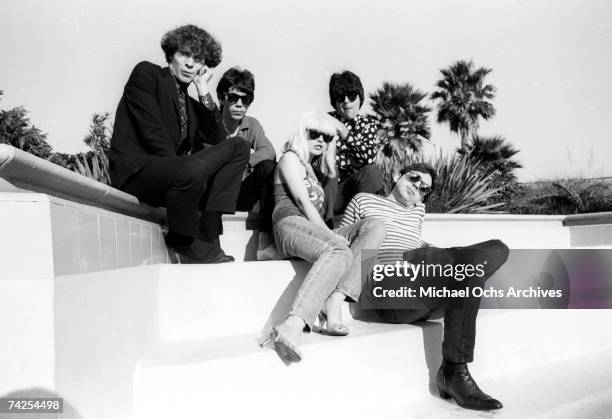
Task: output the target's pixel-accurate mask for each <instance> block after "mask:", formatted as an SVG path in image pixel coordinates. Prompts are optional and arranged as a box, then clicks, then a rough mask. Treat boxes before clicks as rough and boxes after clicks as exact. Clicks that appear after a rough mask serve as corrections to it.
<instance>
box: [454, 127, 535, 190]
mask: <svg viewBox="0 0 612 419" xmlns="http://www.w3.org/2000/svg"><path fill="white" fill-rule="evenodd" d="M457 152H458V153H459V154H462V155H465V156H467V157H469V158H471V159H472V160H475V161H476V162H478V163H479V164H481V165H483V166H484V167H485V170H486V171H487V172H489V173H493V172H497V173H499V174H500V175H501V177H502V178H503V179H504V180H505V181H506V182H510V181H515V180H516V175H515V174H514V169H520V168H521V167H523V165H522V164H521V163H520V162H519V161H518V160H516V159H513V157H514V156H515V155H516V154H517V153H519V149H517V148H515V147H514V146H513V145H512V144H511V143H510V142H509V141H508V140H506V139H505V138H504V137H502V136H501V135H494V136H492V137H481V136H479V135H474V136H472V140H471V144H470V145H469V146H468V147H467V148H458V149H457Z"/></svg>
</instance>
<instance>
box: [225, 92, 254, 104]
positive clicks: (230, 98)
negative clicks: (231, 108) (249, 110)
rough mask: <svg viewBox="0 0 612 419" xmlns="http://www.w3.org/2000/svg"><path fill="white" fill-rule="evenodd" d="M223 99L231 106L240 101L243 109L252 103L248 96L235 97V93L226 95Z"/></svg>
mask: <svg viewBox="0 0 612 419" xmlns="http://www.w3.org/2000/svg"><path fill="white" fill-rule="evenodd" d="M225 98H226V100H228V101H229V103H231V104H234V103H238V101H239V100H241V101H242V105H243V106H245V107H246V106H249V105H250V104H251V103H252V102H253V99H252V98H251V97H250V96H249V95H237V94H236V93H226V94H225Z"/></svg>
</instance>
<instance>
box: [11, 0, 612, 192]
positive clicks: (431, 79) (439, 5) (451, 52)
mask: <svg viewBox="0 0 612 419" xmlns="http://www.w3.org/2000/svg"><path fill="white" fill-rule="evenodd" d="M186 23H193V24H196V25H198V26H201V27H203V28H205V29H206V30H208V31H209V32H211V33H212V34H214V35H215V37H217V39H218V40H219V41H220V42H221V44H222V46H223V52H224V59H223V62H222V63H221V64H220V65H219V66H218V67H217V68H216V69H215V76H214V78H213V80H212V88H213V90H214V86H216V82H217V81H218V79H219V78H220V76H221V75H222V73H223V72H224V71H225V70H227V69H228V68H230V67H232V66H236V65H238V66H241V67H243V68H247V69H249V70H251V71H252V72H253V73H254V75H255V82H256V89H255V101H254V103H253V105H252V106H251V107H250V109H249V115H251V116H254V117H256V118H257V119H258V120H259V121H260V122H261V123H262V125H263V127H264V129H265V130H266V133H267V135H268V137H269V138H270V140H271V141H272V143H273V144H274V145H275V147H276V149H277V150H280V147H281V145H282V144H283V142H284V141H285V140H286V138H287V136H288V134H289V132H290V130H291V128H292V126H293V124H294V123H295V121H296V119H297V117H298V115H299V114H300V112H302V111H305V110H310V109H318V110H322V111H329V110H331V107H330V104H329V97H328V93H327V92H328V83H329V77H330V75H331V74H332V73H334V72H337V71H342V70H345V69H347V70H351V71H353V72H354V73H356V74H357V75H359V76H360V78H361V80H362V82H363V85H364V88H365V91H366V94H367V93H369V92H373V91H374V90H375V89H377V88H378V87H380V86H381V85H382V83H383V82H384V81H392V82H410V83H411V84H412V85H413V86H415V87H416V88H418V89H419V90H421V91H423V92H432V91H433V89H434V85H435V82H436V81H437V80H438V79H439V77H440V73H439V70H440V69H441V68H444V67H447V66H449V65H451V64H452V63H453V62H455V61H456V60H459V59H467V60H470V59H471V60H473V61H474V64H475V65H476V66H483V67H487V68H490V69H492V70H493V71H492V73H491V74H490V75H489V76H488V78H487V81H488V82H489V83H491V84H493V85H494V86H495V87H496V89H497V94H496V97H495V99H494V100H493V104H494V106H495V108H496V110H497V114H496V116H495V117H494V118H493V119H491V120H490V121H483V122H482V123H481V127H480V134H481V135H502V136H504V137H505V138H506V139H507V140H508V141H510V142H511V143H512V144H513V145H514V146H515V147H516V148H518V149H519V150H520V153H519V154H518V155H517V158H518V160H519V161H520V162H521V163H522V164H523V166H524V168H523V169H520V170H519V171H518V175H519V179H520V180H521V181H531V180H538V179H544V178H551V177H559V176H587V177H596V176H612V163H610V162H609V159H610V158H611V157H612V0H608V1H601V0H572V1H570V0H397V1H395V0H388V1H379V2H373V1H371V0H350V1H344V0H339V1H331V0H327V1H319V0H311V1H308V2H293V1H288V0H283V1H272V0H264V1H257V2H255V1H252V0H233V1H231V2H220V1H209V0H197V1H191V0H173V1H150V0H147V1H144V0H106V1H104V2H101V1H89V0H85V1H76V0H55V1H45V0H38V1H34V0H2V1H1V3H0V51H1V52H2V57H3V60H2V65H1V66H0V90H4V96H3V97H2V99H1V102H0V109H9V108H12V107H14V106H24V107H25V108H26V109H27V110H28V111H29V112H30V118H31V120H32V122H33V123H34V124H35V125H36V126H37V127H39V128H40V129H41V130H42V131H43V132H46V133H47V134H48V139H49V142H50V143H51V145H52V146H53V147H54V150H55V151H62V152H71V153H73V152H77V151H82V150H84V149H85V146H84V144H83V142H82V140H83V138H84V136H85V135H86V133H87V130H88V126H89V123H90V119H91V115H92V114H93V113H94V112H110V113H111V114H112V116H113V117H114V112H115V109H116V107H117V103H118V101H119V99H120V97H121V94H122V91H123V87H124V85H125V82H126V81H127V78H128V76H129V74H130V72H131V70H132V68H133V67H134V65H135V64H137V63H138V62H140V61H143V60H148V61H151V62H154V63H158V64H160V65H165V62H164V57H163V53H162V51H161V49H160V47H159V42H160V39H161V37H162V35H163V34H164V33H165V32H166V31H167V30H169V29H172V28H174V27H176V26H179V25H182V24H186ZM430 105H433V104H430ZM362 112H364V113H368V112H369V105H368V104H366V105H364V107H363V108H362ZM430 121H431V126H432V138H431V141H430V144H428V145H426V146H425V149H426V151H428V152H432V153H437V152H439V151H441V152H451V151H452V150H453V149H454V148H456V147H457V146H458V145H459V138H458V137H457V136H456V135H453V134H451V133H450V131H449V129H448V125H439V124H437V122H435V114H434V113H432V114H431V116H430Z"/></svg>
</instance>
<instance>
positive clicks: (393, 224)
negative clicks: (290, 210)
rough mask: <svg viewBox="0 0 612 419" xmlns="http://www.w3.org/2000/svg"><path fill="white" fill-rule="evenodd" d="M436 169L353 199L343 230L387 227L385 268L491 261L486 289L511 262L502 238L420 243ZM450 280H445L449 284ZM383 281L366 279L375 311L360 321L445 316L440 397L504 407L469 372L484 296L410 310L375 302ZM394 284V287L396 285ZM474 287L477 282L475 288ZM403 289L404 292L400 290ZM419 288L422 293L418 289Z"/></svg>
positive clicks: (399, 175)
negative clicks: (364, 224) (372, 224)
mask: <svg viewBox="0 0 612 419" xmlns="http://www.w3.org/2000/svg"><path fill="white" fill-rule="evenodd" d="M435 180H436V172H435V170H434V169H433V168H432V167H431V166H429V165H427V164H423V163H418V164H411V165H408V166H406V167H404V168H402V169H401V170H400V171H399V172H396V173H395V174H394V176H393V185H387V186H392V188H391V189H390V190H391V193H390V194H389V195H387V196H379V195H373V194H368V193H359V194H357V195H355V197H353V199H352V200H351V201H350V203H349V205H348V206H347V208H346V212H345V213H344V217H343V219H342V222H341V223H340V226H341V227H343V226H346V225H350V224H352V223H354V222H356V221H359V220H362V219H368V218H373V219H378V220H380V221H383V222H384V223H385V228H386V231H387V237H386V239H385V242H384V243H383V244H382V246H381V247H380V250H379V251H378V259H379V263H380V264H381V266H384V265H395V264H396V263H397V262H398V261H403V260H405V261H407V262H409V263H410V264H414V265H418V264H421V263H422V264H428V265H440V266H447V265H449V264H450V265H453V264H456V265H462V266H466V265H468V264H471V265H477V264H478V263H479V262H478V261H483V260H486V261H487V262H486V264H485V265H486V266H485V267H484V268H482V269H483V275H482V277H480V278H479V279H478V282H477V284H478V285H481V286H484V281H485V280H486V279H488V278H489V277H490V276H491V275H493V274H494V273H495V271H497V269H499V267H501V265H503V264H504V263H505V261H506V259H507V258H508V248H507V247H506V245H504V244H503V243H502V242H501V241H499V240H489V241H486V242H483V243H478V244H475V245H472V246H467V247H451V248H448V249H443V248H436V247H430V246H429V245H427V244H426V243H425V242H423V241H422V240H421V225H422V223H423V218H424V217H425V205H424V204H423V201H424V200H425V199H426V198H427V197H428V195H429V194H430V193H431V191H432V190H433V188H434V187H435ZM436 275H438V276H435V277H427V278H423V281H422V282H417V283H416V284H417V285H418V286H423V287H427V286H431V285H432V284H435V285H436V286H443V285H445V284H447V283H448V284H449V287H453V286H457V285H456V284H466V283H465V282H457V281H456V280H455V279H454V278H452V277H451V278H450V279H447V278H443V277H442V275H441V274H436ZM388 280H389V281H396V282H384V284H385V286H387V287H388V289H393V288H394V287H399V286H402V285H404V286H405V285H406V281H407V279H406V278H390V279H388ZM445 281H446V282H445ZM380 284H383V282H373V281H372V278H371V277H369V278H366V279H365V280H364V287H363V289H362V292H361V296H360V306H366V307H367V308H374V310H371V309H368V310H362V311H361V312H360V313H358V314H357V315H356V317H357V318H362V319H364V320H370V321H372V320H373V321H383V322H387V323H403V324H405V323H413V322H415V321H422V320H427V319H429V318H431V317H432V316H436V315H439V314H441V313H440V311H442V312H443V315H444V340H443V342H442V357H443V362H442V365H441V367H440V369H439V371H438V375H437V378H436V385H437V387H438V391H439V394H440V396H441V397H443V398H452V399H454V400H455V401H456V402H457V404H458V405H460V406H461V407H464V408H467V409H474V410H494V409H500V408H502V404H501V403H500V402H499V401H498V400H496V399H494V398H492V397H490V396H489V395H487V394H486V393H484V392H483V391H482V390H481V389H480V388H479V387H478V385H477V384H476V382H475V381H474V379H473V378H472V376H471V375H470V372H469V370H468V368H467V363H469V362H472V361H473V357H474V346H475V338H476V316H477V315H478V309H479V307H480V297H471V298H459V299H453V300H452V301H449V299H447V298H438V297H432V299H431V300H429V301H428V304H427V305H426V308H418V309H415V308H409V307H406V306H402V304H401V302H400V303H398V301H397V300H396V299H391V298H387V299H377V298H373V295H375V293H374V292H373V290H374V288H375V287H376V286H379V285H380ZM392 285H393V286H392ZM472 285H473V284H472ZM398 289H399V288H398ZM414 289H417V288H416V287H415V288H414Z"/></svg>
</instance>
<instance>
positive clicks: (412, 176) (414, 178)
mask: <svg viewBox="0 0 612 419" xmlns="http://www.w3.org/2000/svg"><path fill="white" fill-rule="evenodd" d="M402 175H404V176H406V178H407V179H408V180H409V181H410V183H412V184H413V185H414V186H416V187H417V188H418V189H419V191H421V192H422V193H423V194H427V193H429V191H431V186H430V185H427V184H426V183H424V182H423V178H422V177H421V176H420V175H418V174H416V173H414V172H408V173H402Z"/></svg>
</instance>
